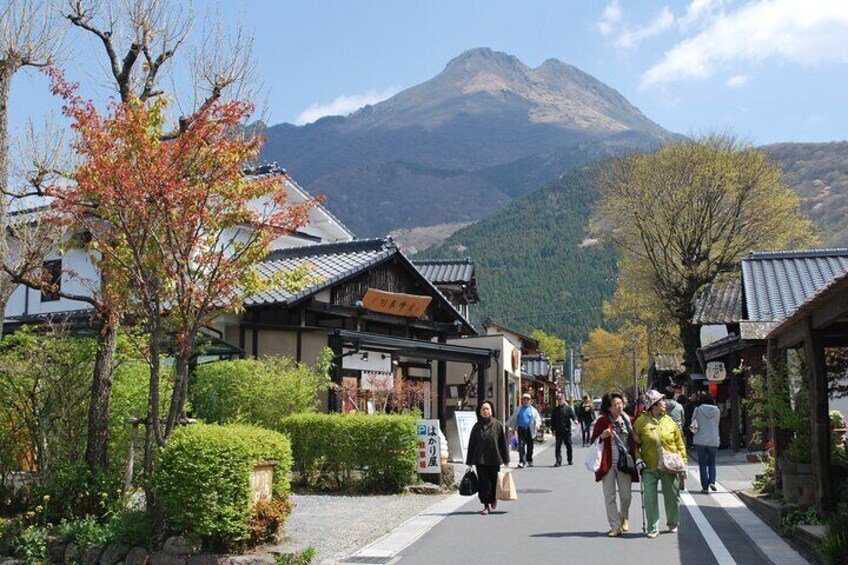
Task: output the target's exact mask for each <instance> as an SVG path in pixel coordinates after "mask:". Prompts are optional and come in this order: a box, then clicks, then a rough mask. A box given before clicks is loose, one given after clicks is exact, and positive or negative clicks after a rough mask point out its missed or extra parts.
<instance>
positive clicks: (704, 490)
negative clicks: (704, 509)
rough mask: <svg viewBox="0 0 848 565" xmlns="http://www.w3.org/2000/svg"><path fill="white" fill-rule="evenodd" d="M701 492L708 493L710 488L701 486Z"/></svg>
mask: <svg viewBox="0 0 848 565" xmlns="http://www.w3.org/2000/svg"><path fill="white" fill-rule="evenodd" d="M701 493H703V494H710V490H709V489H705V488H702V489H701Z"/></svg>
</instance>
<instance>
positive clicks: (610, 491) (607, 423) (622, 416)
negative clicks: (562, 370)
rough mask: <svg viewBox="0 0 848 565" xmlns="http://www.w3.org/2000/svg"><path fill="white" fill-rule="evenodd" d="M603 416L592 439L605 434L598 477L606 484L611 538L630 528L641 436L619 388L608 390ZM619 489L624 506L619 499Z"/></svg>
mask: <svg viewBox="0 0 848 565" xmlns="http://www.w3.org/2000/svg"><path fill="white" fill-rule="evenodd" d="M600 411H601V416H600V417H599V418H598V420H597V421H596V422H595V429H594V430H593V431H592V437H591V441H592V442H594V441H595V440H596V439H598V438H601V440H603V450H602V451H601V466H600V468H599V469H598V470H597V471H596V472H595V481H596V482H599V483H601V484H602V485H603V491H604V504H605V506H606V509H607V521H608V522H609V527H610V530H609V533H608V534H607V535H608V536H609V537H611V538H617V537H618V536H620V535H621V532H626V531H627V530H629V529H630V520H629V516H630V486H631V484H632V483H634V482H638V481H639V473H638V472H637V471H636V464H635V461H636V445H637V441H638V439H637V437H636V434H635V433H634V432H633V426H632V424H631V422H630V417H629V416H628V415H627V414H626V413H625V412H624V398H623V396H622V395H621V393H619V392H608V393H607V394H605V395H604V397H603V398H602V399H601V410H600ZM616 490H617V491H618V499H619V500H620V502H621V506H620V507H619V505H618V504H617V503H616Z"/></svg>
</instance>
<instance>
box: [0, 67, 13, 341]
mask: <svg viewBox="0 0 848 565" xmlns="http://www.w3.org/2000/svg"><path fill="white" fill-rule="evenodd" d="M15 70H16V67H15V66H14V65H13V64H12V63H11V62H10V61H8V60H7V61H2V62H0V225H2V226H3V227H4V234H3V237H0V265H5V264H6V255H7V253H8V241H7V240H6V234H5V227H6V225H7V221H6V219H7V217H8V215H9V203H8V197H7V194H8V193H9V92H10V91H11V87H12V77H13V76H14V74H15ZM8 285H9V281H8V275H6V273H4V272H2V271H0V289H2V288H5V287H6V286H8ZM4 294H5V293H4ZM9 294H11V293H8V294H5V296H0V312H2V314H3V316H2V317H0V337H2V335H3V321H4V319H5V313H6V301H7V300H8V299H9Z"/></svg>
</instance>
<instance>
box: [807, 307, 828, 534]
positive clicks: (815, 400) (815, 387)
mask: <svg viewBox="0 0 848 565" xmlns="http://www.w3.org/2000/svg"><path fill="white" fill-rule="evenodd" d="M804 351H805V352H806V354H807V375H808V383H809V389H810V432H811V437H810V444H811V447H812V460H813V482H814V485H815V489H816V510H818V513H819V516H821V517H825V516H827V513H828V511H829V510H830V509H831V508H833V485H832V483H831V477H830V426H829V421H828V403H827V396H828V395H827V370H826V367H825V359H824V345H823V344H822V341H821V336H819V335H818V333H817V332H815V331H814V330H813V324H812V320H811V319H810V318H809V317H807V318H806V320H805V322H804Z"/></svg>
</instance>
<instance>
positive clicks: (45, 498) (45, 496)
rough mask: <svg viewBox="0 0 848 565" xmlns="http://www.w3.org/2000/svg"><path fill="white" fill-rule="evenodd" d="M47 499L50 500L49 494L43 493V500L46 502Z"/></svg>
mask: <svg viewBox="0 0 848 565" xmlns="http://www.w3.org/2000/svg"><path fill="white" fill-rule="evenodd" d="M49 500H50V495H49V494H45V495H44V502H47V501H49Z"/></svg>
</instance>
